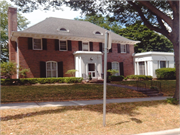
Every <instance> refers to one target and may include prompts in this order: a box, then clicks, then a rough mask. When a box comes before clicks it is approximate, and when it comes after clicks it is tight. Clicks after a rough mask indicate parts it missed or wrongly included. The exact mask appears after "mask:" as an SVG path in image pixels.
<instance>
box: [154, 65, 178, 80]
mask: <svg viewBox="0 0 180 135" xmlns="http://www.w3.org/2000/svg"><path fill="white" fill-rule="evenodd" d="M156 76H157V79H165V80H166V79H167V80H172V79H176V69H175V68H160V69H156Z"/></svg>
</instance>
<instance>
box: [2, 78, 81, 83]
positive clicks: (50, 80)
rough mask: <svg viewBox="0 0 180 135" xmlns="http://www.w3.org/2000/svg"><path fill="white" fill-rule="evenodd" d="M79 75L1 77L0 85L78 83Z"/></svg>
mask: <svg viewBox="0 0 180 135" xmlns="http://www.w3.org/2000/svg"><path fill="white" fill-rule="evenodd" d="M82 80H83V78H81V77H59V78H20V79H1V85H18V84H21V85H24V84H36V83H40V84H46V83H64V82H66V83H80V82H82Z"/></svg>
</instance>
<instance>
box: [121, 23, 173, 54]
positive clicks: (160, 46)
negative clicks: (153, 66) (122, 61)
mask: <svg viewBox="0 0 180 135" xmlns="http://www.w3.org/2000/svg"><path fill="white" fill-rule="evenodd" d="M118 34H119V35H121V36H124V37H126V38H128V39H132V40H137V41H141V43H138V44H136V45H135V46H134V51H135V53H140V52H147V51H160V52H173V45H172V43H171V41H169V39H167V38H166V37H165V36H163V35H161V34H158V33H156V32H154V31H152V30H150V29H149V28H147V27H146V26H144V25H142V24H141V23H140V22H136V23H135V24H133V25H129V26H127V27H126V28H123V29H120V30H119V31H118Z"/></svg>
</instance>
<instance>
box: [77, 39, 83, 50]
mask: <svg viewBox="0 0 180 135" xmlns="http://www.w3.org/2000/svg"><path fill="white" fill-rule="evenodd" d="M78 45H79V51H82V41H78Z"/></svg>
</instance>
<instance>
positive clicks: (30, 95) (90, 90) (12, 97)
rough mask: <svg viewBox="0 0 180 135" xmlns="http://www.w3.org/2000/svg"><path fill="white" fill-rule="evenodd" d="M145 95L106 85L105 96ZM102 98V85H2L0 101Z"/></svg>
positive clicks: (129, 96) (128, 96) (127, 96)
mask: <svg viewBox="0 0 180 135" xmlns="http://www.w3.org/2000/svg"><path fill="white" fill-rule="evenodd" d="M131 97H146V95H144V94H142V93H140V92H136V91H133V90H130V89H126V88H119V87H114V86H107V98H108V99H110V98H131ZM102 98H103V85H98V84H74V85H58V86H56V85H45V86H41V85H39V86H2V87H1V103H13V102H32V101H36V102H42V101H67V100H90V99H102Z"/></svg>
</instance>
